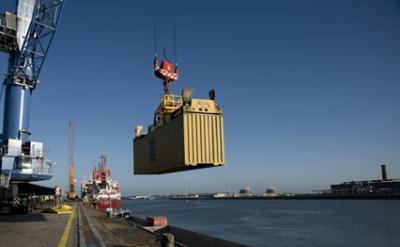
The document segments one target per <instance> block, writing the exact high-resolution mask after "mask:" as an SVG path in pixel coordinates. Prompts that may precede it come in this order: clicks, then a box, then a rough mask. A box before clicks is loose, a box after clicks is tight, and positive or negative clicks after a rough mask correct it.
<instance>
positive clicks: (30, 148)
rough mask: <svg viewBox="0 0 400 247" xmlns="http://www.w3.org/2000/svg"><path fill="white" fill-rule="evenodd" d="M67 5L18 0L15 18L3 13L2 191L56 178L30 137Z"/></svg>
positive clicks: (38, 144) (40, 146)
mask: <svg viewBox="0 0 400 247" xmlns="http://www.w3.org/2000/svg"><path fill="white" fill-rule="evenodd" d="M63 5H64V0H17V4H16V11H15V14H14V13H10V12H5V13H4V14H0V51H2V52H5V53H7V54H9V59H8V61H9V63H8V70H7V73H6V76H5V79H4V83H3V85H2V87H1V93H0V95H1V96H2V95H3V91H4V115H3V131H2V133H1V135H0V187H3V188H8V187H9V186H10V184H13V183H16V184H19V183H21V182H22V183H23V182H32V181H40V180H48V179H51V178H52V176H53V175H52V165H53V163H52V162H51V161H50V160H49V159H48V158H47V157H46V155H45V153H44V150H43V143H42V142H37V141H31V140H30V138H29V136H30V134H31V132H30V129H29V109H30V100H31V96H32V93H33V91H34V90H35V89H36V86H37V84H38V83H39V75H40V72H41V70H42V67H43V63H44V61H45V58H46V55H47V53H48V51H49V48H50V46H51V43H52V41H53V38H54V34H55V32H56V29H57V25H58V22H59V19H60V16H61V12H62V8H63Z"/></svg>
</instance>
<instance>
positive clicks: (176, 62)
mask: <svg viewBox="0 0 400 247" xmlns="http://www.w3.org/2000/svg"><path fill="white" fill-rule="evenodd" d="M172 7H173V15H174V46H175V48H174V49H175V54H174V56H175V66H176V67H178V49H177V46H178V45H177V38H176V4H175V0H173V1H172Z"/></svg>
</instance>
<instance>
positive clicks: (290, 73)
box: [0, 0, 400, 195]
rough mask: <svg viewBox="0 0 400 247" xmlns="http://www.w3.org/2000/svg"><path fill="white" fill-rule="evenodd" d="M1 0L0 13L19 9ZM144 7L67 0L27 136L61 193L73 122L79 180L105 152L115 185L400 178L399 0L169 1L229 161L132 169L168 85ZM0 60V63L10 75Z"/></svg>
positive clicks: (259, 185) (188, 71)
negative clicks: (139, 136)
mask: <svg viewBox="0 0 400 247" xmlns="http://www.w3.org/2000/svg"><path fill="white" fill-rule="evenodd" d="M13 6H14V1H11V0H8V1H2V3H1V6H0V10H1V11H5V10H8V9H13ZM152 7H153V6H152V1H128V0H126V1H122V0H119V1H73V0H69V1H67V2H66V5H65V9H64V13H63V17H62V20H61V24H60V27H59V31H58V33H57V35H56V38H55V40H54V43H53V46H52V47H51V50H50V54H49V56H48V59H47V61H46V63H45V67H44V69H43V71H42V74H41V84H40V85H39V87H38V89H37V90H36V91H35V93H34V98H33V104H32V108H31V130H32V132H33V135H32V139H36V140H42V141H44V143H45V147H46V148H48V149H50V152H49V156H50V158H51V159H53V160H54V161H56V163H57V164H56V166H55V168H54V169H55V170H54V171H55V175H54V178H53V179H52V180H51V181H48V182H45V183H44V184H47V185H55V184H61V185H63V186H64V187H65V188H66V185H67V176H68V121H69V120H70V119H73V120H75V122H76V158H75V163H76V175H77V177H78V178H79V179H81V178H83V176H87V177H88V176H89V175H90V173H91V170H92V168H93V167H94V166H95V165H97V162H98V157H99V155H100V154H106V155H107V156H108V158H109V166H110V167H111V168H112V170H113V176H114V178H115V179H116V180H119V181H120V183H121V187H122V190H123V193H124V194H126V195H128V194H145V193H147V192H148V190H149V189H151V191H152V193H184V184H185V183H189V184H190V186H189V189H190V191H191V192H202V191H227V190H228V186H229V185H231V188H232V189H233V190H238V189H239V188H240V187H243V186H246V185H249V186H251V187H252V189H253V190H254V191H256V192H262V191H264V190H265V188H266V187H269V186H275V187H277V188H278V189H279V190H280V191H292V192H302V191H311V190H312V189H324V188H328V187H329V185H330V184H331V183H337V182H343V181H348V180H352V179H354V180H355V179H374V178H378V177H379V176H380V170H379V164H380V162H386V163H387V164H388V172H389V176H390V177H400V128H399V126H400V83H399V82H400V81H399V79H400V45H399V44H400V1H390V0H387V1H378V0H375V1H361V0H359V1H349V0H343V1H295V0H292V1H211V0H210V1H182V0H177V19H178V49H179V60H180V65H181V71H182V74H181V75H182V76H181V79H180V80H179V81H178V82H177V83H176V84H174V86H173V90H174V91H175V92H180V90H181V89H182V88H183V87H192V88H194V91H195V96H197V97H206V96H207V92H208V90H209V89H211V88H215V89H216V92H217V100H218V103H219V104H220V105H221V107H222V108H223V109H224V114H225V116H224V117H225V136H226V140H225V143H226V157H227V162H226V166H225V167H222V168H214V169H204V170H198V171H192V172H183V173H176V174H171V175H162V176H157V175H155V176H154V175H153V176H133V168H132V138H133V126H134V125H135V124H144V125H147V124H149V123H150V122H151V120H152V114H153V112H154V109H155V108H156V107H157V104H158V100H159V96H161V94H162V85H161V82H160V81H159V80H157V79H156V78H155V77H154V76H153V74H152V59H153V10H152ZM6 62H7V61H6V56H5V55H4V54H2V55H1V62H0V68H1V69H2V71H6Z"/></svg>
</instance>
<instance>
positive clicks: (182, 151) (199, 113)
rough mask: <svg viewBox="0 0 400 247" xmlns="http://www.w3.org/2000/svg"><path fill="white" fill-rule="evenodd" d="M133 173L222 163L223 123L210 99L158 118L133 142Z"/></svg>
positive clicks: (163, 171) (162, 171) (195, 101)
mask: <svg viewBox="0 0 400 247" xmlns="http://www.w3.org/2000/svg"><path fill="white" fill-rule="evenodd" d="M133 151H134V159H133V160H134V174H163V173H171V172H178V171H186V170H191V169H199V168H207V167H214V166H222V165H224V163H225V156H224V124H223V115H222V111H221V109H220V108H219V107H218V106H217V104H216V103H215V101H214V100H208V99H191V100H190V102H187V104H184V105H183V106H182V107H180V108H179V109H177V110H176V111H174V112H173V113H172V114H170V115H167V116H166V117H165V118H164V119H158V120H157V122H155V123H154V124H153V125H151V126H150V127H149V133H148V134H146V135H142V134H141V131H140V130H139V131H137V133H136V137H135V139H134V141H133Z"/></svg>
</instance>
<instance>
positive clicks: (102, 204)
mask: <svg viewBox="0 0 400 247" xmlns="http://www.w3.org/2000/svg"><path fill="white" fill-rule="evenodd" d="M110 202H111V206H110ZM110 207H111V208H113V209H120V208H121V200H117V199H114V200H111V201H110V200H98V201H96V208H97V209H100V210H101V211H104V212H106V211H107V208H110Z"/></svg>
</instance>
